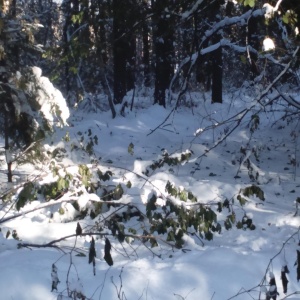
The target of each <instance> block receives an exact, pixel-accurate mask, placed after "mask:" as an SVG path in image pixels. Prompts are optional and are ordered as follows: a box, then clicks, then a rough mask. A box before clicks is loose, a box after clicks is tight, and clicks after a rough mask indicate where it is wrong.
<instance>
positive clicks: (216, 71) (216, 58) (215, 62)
mask: <svg viewBox="0 0 300 300" xmlns="http://www.w3.org/2000/svg"><path fill="white" fill-rule="evenodd" d="M218 40H219V41H220V37H218ZM222 63H223V60H222V47H219V48H218V49H216V50H215V51H214V52H213V53H212V86H211V102H212V103H222V102H223V99H222V78H223V67H222Z"/></svg>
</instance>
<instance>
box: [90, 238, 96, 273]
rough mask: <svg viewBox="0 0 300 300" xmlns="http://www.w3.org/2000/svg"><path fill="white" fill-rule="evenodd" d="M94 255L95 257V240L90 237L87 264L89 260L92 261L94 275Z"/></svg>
mask: <svg viewBox="0 0 300 300" xmlns="http://www.w3.org/2000/svg"><path fill="white" fill-rule="evenodd" d="M95 257H96V249H95V240H94V238H93V237H92V240H91V245H90V251H89V264H90V263H91V262H93V271H94V275H96V268H95V266H96V260H95Z"/></svg>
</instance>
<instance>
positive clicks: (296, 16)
mask: <svg viewBox="0 0 300 300" xmlns="http://www.w3.org/2000/svg"><path fill="white" fill-rule="evenodd" d="M0 6H1V8H0V10H1V15H0V92H1V94H2V96H1V97H2V100H1V103H0V108H1V109H0V122H1V127H0V128H1V133H2V136H3V137H4V141H5V145H4V149H5V151H6V155H7V153H8V152H9V149H12V148H18V149H22V150H24V149H28V147H30V145H32V143H36V142H37V141H39V140H41V139H42V138H43V136H44V134H45V131H47V130H51V128H52V126H53V124H50V123H51V122H49V120H48V121H47V120H46V121H47V122H46V124H47V126H37V125H36V124H37V123H38V124H45V122H44V121H45V114H43V113H40V114H38V111H39V108H40V106H41V103H40V102H39V100H38V94H39V90H40V89H41V83H36V85H35V88H33V87H32V86H30V83H31V82H32V80H33V77H34V76H35V75H36V73H35V75H34V74H33V73H32V67H39V68H40V69H41V70H42V72H43V75H44V76H46V77H49V78H50V79H51V81H52V82H53V83H54V84H55V86H56V87H57V88H58V89H59V90H60V91H61V92H62V93H63V95H64V97H65V99H66V100H67V104H68V105H69V106H74V105H75V104H83V106H84V104H86V103H87V104H88V105H89V107H92V108H95V109H98V108H101V107H102V106H103V105H104V104H105V105H109V107H110V109H111V112H112V116H113V117H115V116H116V114H117V111H116V108H115V105H116V104H122V105H123V106H124V105H129V103H127V102H124V97H125V96H126V95H127V94H128V93H129V92H130V93H131V95H132V97H131V106H132V105H133V101H134V95H135V92H136V89H139V88H141V87H143V88H146V89H148V91H150V92H149V95H150V96H151V97H153V103H157V104H159V105H162V106H164V107H166V106H167V105H170V104H171V103H173V105H174V106H175V108H176V107H177V106H178V105H180V103H181V102H182V101H183V99H184V95H185V93H186V91H188V90H193V91H203V92H208V91H210V92H211V94H210V95H211V101H212V102H213V103H222V101H223V93H224V89H225V90H227V89H228V88H236V89H238V88H241V87H244V83H245V82H247V88H249V89H250V88H251V87H252V88H253V87H254V86H256V85H257V84H260V85H261V86H262V87H264V86H267V85H268V84H270V83H272V82H273V81H274V80H275V79H276V77H277V76H278V74H280V72H282V71H283V70H284V69H285V67H286V66H287V64H288V63H290V65H289V69H288V70H287V72H285V75H284V76H281V78H280V80H278V81H276V86H274V88H276V90H277V92H278V98H281V99H284V101H286V102H287V103H288V104H289V105H292V106H293V107H295V108H297V109H298V108H299V106H300V105H298V102H297V101H295V99H294V98H292V97H290V96H289V95H286V94H285V92H284V87H285V86H286V84H289V85H290V87H291V89H292V88H296V87H298V86H299V76H298V72H297V71H298V69H299V53H298V52H297V51H296V50H297V47H298V44H299V28H300V24H299V23H300V3H299V1H297V0H289V1H287V0H279V1H264V0H238V1H233V0H227V1H225V0H214V1H210V0H182V1H173V0H97V1H96V0H89V1H88V0H63V1H62V2H53V1H52V0H39V1H35V0H31V1H28V2H25V3H23V2H21V1H18V0H12V1H10V2H8V1H3V0H1V5H0ZM267 39H269V40H271V41H273V42H274V45H275V48H274V47H273V48H271V49H267V48H264V44H263V43H264V41H265V40H267ZM291 61H292V62H291ZM32 76H33V77H32ZM38 82H40V81H38ZM31 85H32V84H31ZM99 95H105V99H106V100H105V101H106V102H105V103H104V104H103V99H102V98H101V100H100V98H99ZM44 97H46V96H44ZM47 97H48V100H47V101H50V100H49V99H50V98H49V95H48V96H47ZM51 101H52V102H53V101H54V100H53V99H52V100H51ZM174 103H175V104H174ZM51 105H52V106H51V107H52V113H53V114H54V115H56V118H58V119H59V118H60V116H59V111H61V109H60V108H59V105H60V104H58V103H56V102H55V101H54V102H53V103H52V104H51ZM16 136H17V137H18V139H17V141H16V138H13V137H16ZM7 156H8V155H7ZM8 161H10V160H9V159H8ZM10 179H11V178H9V180H10Z"/></svg>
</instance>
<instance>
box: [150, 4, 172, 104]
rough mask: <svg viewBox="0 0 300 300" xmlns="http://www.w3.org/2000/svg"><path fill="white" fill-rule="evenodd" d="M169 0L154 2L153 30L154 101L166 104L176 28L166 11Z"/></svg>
mask: <svg viewBox="0 0 300 300" xmlns="http://www.w3.org/2000/svg"><path fill="white" fill-rule="evenodd" d="M168 2H169V1H168V0H159V1H155V2H153V10H154V14H155V23H156V26H155V29H154V31H153V40H154V53H155V90H154V103H158V104H159V105H162V106H164V107H165V106H166V91H167V90H168V88H169V84H170V80H171V77H172V75H173V72H174V68H173V61H174V46H173V39H174V29H173V26H172V18H171V16H170V15H169V14H168V13H167V12H166V9H167V8H168V4H169V3H168Z"/></svg>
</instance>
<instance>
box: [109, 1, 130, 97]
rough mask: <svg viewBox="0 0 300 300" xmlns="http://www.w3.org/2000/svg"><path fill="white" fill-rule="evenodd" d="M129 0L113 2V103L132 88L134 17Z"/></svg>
mask: <svg viewBox="0 0 300 300" xmlns="http://www.w3.org/2000/svg"><path fill="white" fill-rule="evenodd" d="M131 6H132V3H131V1H130V0H113V56H114V103H121V102H122V100H123V98H124V96H125V95H126V93H127V92H128V91H129V90H130V89H132V88H133V87H134V75H133V74H134V65H133V64H134V60H135V39H134V34H132V33H131V31H132V26H133V24H134V15H133V13H132V9H134V7H131Z"/></svg>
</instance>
